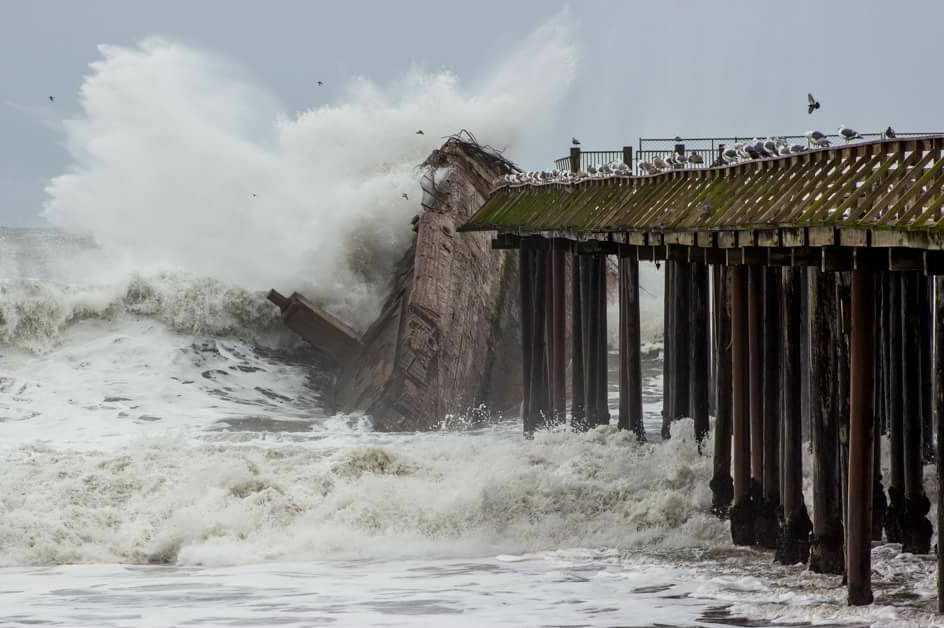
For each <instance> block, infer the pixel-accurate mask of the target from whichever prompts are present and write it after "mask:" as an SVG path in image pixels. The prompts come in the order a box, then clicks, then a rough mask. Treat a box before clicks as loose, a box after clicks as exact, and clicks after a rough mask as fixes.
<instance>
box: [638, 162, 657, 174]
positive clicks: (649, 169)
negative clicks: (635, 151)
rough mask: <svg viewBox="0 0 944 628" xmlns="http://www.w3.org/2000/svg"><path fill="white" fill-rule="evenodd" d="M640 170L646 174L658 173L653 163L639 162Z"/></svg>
mask: <svg viewBox="0 0 944 628" xmlns="http://www.w3.org/2000/svg"><path fill="white" fill-rule="evenodd" d="M639 169H640V170H642V171H643V172H645V173H646V174H655V173H657V172H658V170H656V167H655V166H653V165H652V164H651V163H649V162H648V161H640V162H639Z"/></svg>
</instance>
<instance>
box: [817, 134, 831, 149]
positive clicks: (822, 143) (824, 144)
mask: <svg viewBox="0 0 944 628" xmlns="http://www.w3.org/2000/svg"><path fill="white" fill-rule="evenodd" d="M813 143H814V144H816V145H817V146H819V147H820V148H829V147H830V146H832V142H830V141H829V138H828V137H821V138H820V139H818V140H816V141H815V142H813Z"/></svg>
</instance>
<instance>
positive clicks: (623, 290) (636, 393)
mask: <svg viewBox="0 0 944 628" xmlns="http://www.w3.org/2000/svg"><path fill="white" fill-rule="evenodd" d="M639 326H640V322H639V260H638V259H636V251H635V249H628V248H627V249H624V250H622V251H621V252H620V258H619V384H620V406H619V427H620V429H623V430H632V431H633V433H634V434H636V436H637V437H638V438H639V440H645V439H646V430H645V428H644V427H643V423H642V365H641V356H640V349H641V347H640V335H639Z"/></svg>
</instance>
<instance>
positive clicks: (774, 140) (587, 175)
mask: <svg viewBox="0 0 944 628" xmlns="http://www.w3.org/2000/svg"><path fill="white" fill-rule="evenodd" d="M817 104H818V103H817ZM838 134H839V137H840V138H841V139H842V140H843V141H844V142H845V143H847V144H848V143H849V142H852V141H855V140H859V139H863V137H862V134H860V133H859V132H858V131H856V130H855V129H850V128H848V127H846V126H845V125H840V127H839V133H838ZM805 135H806V139H807V143H806V145H805V146H804V145H803V144H790V143H788V142H786V141H785V140H784V139H783V138H781V137H768V138H764V139H758V138H754V139H753V140H751V141H749V142H738V143H737V144H735V145H734V146H733V147H731V148H726V149H724V150H723V151H721V154H720V155H719V156H718V158H717V159H716V160H715V161H714V162H713V163H711V164H710V166H711V167H714V166H728V165H734V164H740V163H745V162H749V161H753V160H756V159H767V158H770V157H783V156H787V155H797V154H800V153H805V152H807V151H810V150H815V149H819V148H828V147H829V146H831V145H832V142H831V141H830V139H829V137H828V136H827V135H826V134H825V133H823V132H822V131H816V130H811V131H807V132H806V134H805ZM882 136H883V137H885V138H888V139H893V138H894V137H895V130H894V129H893V128H892V127H890V126H889V127H888V128H887V129H885V132H884V133H883V134H882ZM573 144H574V145H575V146H579V145H580V141H579V140H578V139H577V138H574V139H573ZM704 165H705V158H704V157H703V156H702V155H701V153H697V152H692V153H689V154H688V155H686V154H684V153H671V154H670V155H668V156H663V157H654V158H653V159H652V160H651V161H642V162H640V163H639V165H638V166H639V171H640V172H641V173H642V174H647V175H654V174H660V173H662V172H668V171H671V170H682V169H684V168H686V167H696V168H700V167H704ZM614 176H616V177H621V176H622V177H629V176H632V168H631V167H630V166H628V165H627V164H624V163H622V162H617V161H614V162H610V163H607V164H604V165H602V166H593V165H590V166H587V169H586V171H580V172H570V171H568V170H550V171H548V170H542V171H532V172H519V173H514V174H509V175H505V177H504V179H503V182H504V183H506V184H509V185H522V184H531V185H534V184H543V183H577V182H579V181H583V180H586V179H597V178H607V177H614Z"/></svg>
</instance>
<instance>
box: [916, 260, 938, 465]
mask: <svg viewBox="0 0 944 628" xmlns="http://www.w3.org/2000/svg"><path fill="white" fill-rule="evenodd" d="M933 281H934V279H933V278H932V277H924V276H920V275H919V276H918V284H917V286H918V324H919V330H920V341H919V345H918V349H919V356H920V358H921V359H920V363H919V367H920V369H921V380H920V381H921V394H920V396H919V398H920V399H921V450H922V452H923V456H922V458H923V460H924V462H925V463H928V462H934V434H933V425H932V424H933V413H932V407H933V401H932V396H933V391H932V383H931V382H932V380H931V369H932V366H931V362H932V355H931V353H932V349H933V347H934V330H933V325H932V323H931V320H932V317H931V292H932V289H933V288H932V285H933Z"/></svg>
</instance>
